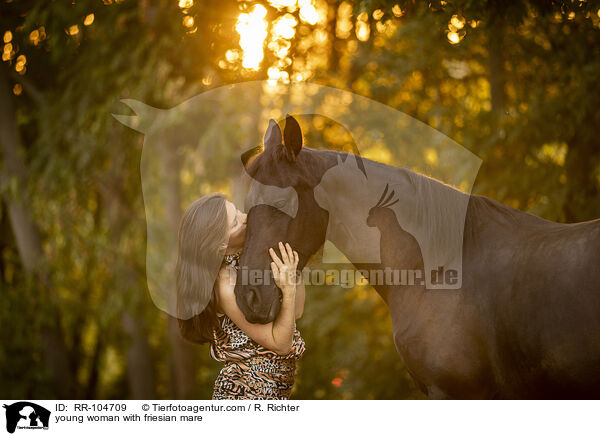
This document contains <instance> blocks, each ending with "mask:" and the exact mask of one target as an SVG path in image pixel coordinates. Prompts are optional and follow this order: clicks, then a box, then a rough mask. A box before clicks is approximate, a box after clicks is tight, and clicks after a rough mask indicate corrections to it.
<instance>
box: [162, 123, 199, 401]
mask: <svg viewBox="0 0 600 436" xmlns="http://www.w3.org/2000/svg"><path fill="white" fill-rule="evenodd" d="M177 137H178V134H177V132H171V133H170V134H168V133H167V134H166V135H165V139H164V140H163V142H164V145H163V146H162V147H160V149H161V151H162V153H163V154H162V159H161V162H162V168H161V173H162V180H163V181H164V190H163V191H162V193H163V204H164V205H165V208H166V217H167V222H168V225H169V227H170V229H171V234H172V235H177V234H178V230H179V220H180V219H181V214H182V213H181V186H180V180H179V173H180V162H179V158H178V156H177V147H176V144H175V143H176V142H177V139H176V138H177ZM167 259H169V260H170V261H171V264H170V265H169V269H170V271H172V274H171V276H172V277H175V262H176V259H177V245H176V244H175V245H174V249H173V251H172V252H171V253H170V254H169V255H168V256H167ZM174 286H175V285H174V284H173V289H172V291H171V295H175V287H174ZM174 303H175V299H172V300H171V301H170V304H171V305H173V304H174ZM170 313H176V311H175V307H171V310H170ZM167 337H168V340H169V343H170V344H171V354H170V361H169V369H170V373H171V386H170V389H169V390H170V392H169V393H170V396H171V398H173V399H188V398H190V395H191V393H192V391H193V388H194V380H195V376H194V375H195V374H194V345H193V344H191V343H189V342H186V341H185V340H184V339H183V338H182V337H181V334H180V333H179V322H178V320H177V318H175V317H173V316H169V320H168V326H167Z"/></svg>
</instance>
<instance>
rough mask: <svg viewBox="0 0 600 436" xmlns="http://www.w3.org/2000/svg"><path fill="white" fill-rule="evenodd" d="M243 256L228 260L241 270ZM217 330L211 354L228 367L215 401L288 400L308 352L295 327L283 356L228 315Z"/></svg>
mask: <svg viewBox="0 0 600 436" xmlns="http://www.w3.org/2000/svg"><path fill="white" fill-rule="evenodd" d="M238 259H239V253H237V254H235V255H229V256H226V257H225V263H228V264H230V265H233V266H234V267H237V262H238ZM218 318H219V324H218V327H217V328H215V329H214V330H213V341H212V342H211V345H210V355H211V357H212V358H213V359H215V360H217V361H219V362H223V363H224V366H223V368H222V369H221V371H220V372H219V375H218V376H217V379H216V380H215V386H214V391H213V396H212V399H213V400H234V399H240V400H242V399H247V400H250V399H253V400H287V399H289V397H290V393H291V391H292V387H293V386H294V377H295V374H296V361H297V360H298V359H300V358H301V357H302V354H303V353H304V350H305V343H304V339H302V337H301V336H300V332H298V329H296V328H295V326H294V342H293V345H292V349H291V350H290V352H289V353H288V354H286V355H279V354H277V353H275V352H274V351H271V350H268V349H266V348H265V347H263V346H262V345H260V344H258V343H257V342H255V341H254V340H252V339H251V338H250V337H249V336H248V335H247V334H246V333H245V332H244V331H243V330H242V329H240V328H239V327H238V326H237V325H236V324H235V323H234V322H233V321H232V320H231V319H230V318H229V317H228V316H227V315H225V314H223V315H219V317H218Z"/></svg>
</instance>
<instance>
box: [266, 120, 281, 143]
mask: <svg viewBox="0 0 600 436" xmlns="http://www.w3.org/2000/svg"><path fill="white" fill-rule="evenodd" d="M263 142H264V144H265V150H266V149H270V148H272V147H277V146H280V145H281V143H282V142H283V139H282V137H281V129H280V128H279V125H278V124H277V122H276V121H275V120H274V119H273V118H271V119H270V120H269V127H267V131H266V132H265V139H264V140H263Z"/></svg>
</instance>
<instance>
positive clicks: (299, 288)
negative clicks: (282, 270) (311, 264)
mask: <svg viewBox="0 0 600 436" xmlns="http://www.w3.org/2000/svg"><path fill="white" fill-rule="evenodd" d="M305 296H306V289H304V281H303V280H302V274H300V281H299V282H298V285H296V319H298V318H300V317H301V316H302V314H303V313H304V300H305Z"/></svg>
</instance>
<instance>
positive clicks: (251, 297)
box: [245, 288, 260, 311]
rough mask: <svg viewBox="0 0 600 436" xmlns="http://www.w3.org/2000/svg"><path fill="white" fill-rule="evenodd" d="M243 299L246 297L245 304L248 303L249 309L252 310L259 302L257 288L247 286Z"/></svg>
mask: <svg viewBox="0 0 600 436" xmlns="http://www.w3.org/2000/svg"><path fill="white" fill-rule="evenodd" d="M245 299H246V304H247V305H248V307H249V308H250V310H252V311H254V310H255V309H257V308H258V305H259V302H260V299H259V297H258V289H256V288H249V289H248V292H247V293H246V298H245Z"/></svg>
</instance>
